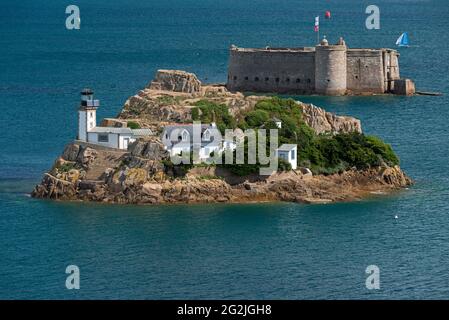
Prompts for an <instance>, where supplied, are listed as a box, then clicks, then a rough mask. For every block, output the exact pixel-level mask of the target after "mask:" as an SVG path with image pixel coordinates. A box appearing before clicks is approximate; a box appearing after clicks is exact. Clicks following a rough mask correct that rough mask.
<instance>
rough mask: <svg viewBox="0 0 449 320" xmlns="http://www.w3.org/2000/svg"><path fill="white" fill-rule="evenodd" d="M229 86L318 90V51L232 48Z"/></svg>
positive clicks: (311, 91)
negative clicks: (316, 65)
mask: <svg viewBox="0 0 449 320" xmlns="http://www.w3.org/2000/svg"><path fill="white" fill-rule="evenodd" d="M227 86H228V89H230V90H232V91H250V92H278V93H293V92H294V93H303V94H311V93H313V92H314V91H315V50H314V48H297V49H282V48H278V49H275V48H273V49H239V48H233V49H231V53H230V60H229V70H228V84H227Z"/></svg>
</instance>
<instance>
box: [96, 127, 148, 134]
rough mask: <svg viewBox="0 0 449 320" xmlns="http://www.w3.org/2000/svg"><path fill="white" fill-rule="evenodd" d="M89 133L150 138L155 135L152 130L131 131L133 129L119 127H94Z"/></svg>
mask: <svg viewBox="0 0 449 320" xmlns="http://www.w3.org/2000/svg"><path fill="white" fill-rule="evenodd" d="M89 132H93V133H115V134H129V135H133V136H150V135H152V134H153V132H152V131H151V129H131V128H127V127H125V128H123V127H122V128H120V127H119V128H117V127H94V128H92V129H91V130H89Z"/></svg>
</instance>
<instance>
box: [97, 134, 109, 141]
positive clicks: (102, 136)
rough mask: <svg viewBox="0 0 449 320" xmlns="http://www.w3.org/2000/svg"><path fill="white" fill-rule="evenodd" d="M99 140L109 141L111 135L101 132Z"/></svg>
mask: <svg viewBox="0 0 449 320" xmlns="http://www.w3.org/2000/svg"><path fill="white" fill-rule="evenodd" d="M98 142H109V135H108V134H99V135H98Z"/></svg>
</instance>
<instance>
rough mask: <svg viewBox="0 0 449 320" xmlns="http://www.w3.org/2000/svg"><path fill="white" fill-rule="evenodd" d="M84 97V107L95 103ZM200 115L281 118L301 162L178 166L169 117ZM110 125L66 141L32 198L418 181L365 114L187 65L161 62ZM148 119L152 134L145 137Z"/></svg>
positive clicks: (326, 198)
mask: <svg viewBox="0 0 449 320" xmlns="http://www.w3.org/2000/svg"><path fill="white" fill-rule="evenodd" d="M86 94H90V93H86ZM85 105H86V106H87V107H85V109H84V110H90V109H89V106H91V108H94V107H95V103H90V102H89V103H87V104H85ZM86 117H87V116H86ZM194 120H199V121H201V122H202V123H212V122H213V123H214V124H215V123H216V125H217V127H218V129H220V130H223V129H224V128H234V129H246V128H256V129H257V128H271V127H277V128H279V132H280V141H281V143H286V144H292V143H295V144H297V145H298V149H297V155H295V157H297V161H298V168H292V167H291V166H290V165H289V164H288V163H287V164H286V163H283V162H282V163H283V165H282V166H279V169H278V171H277V172H274V173H273V174H271V175H269V176H261V175H259V174H258V173H257V170H255V169H256V168H258V167H260V165H221V164H214V163H211V164H210V163H209V164H204V163H202V164H200V165H185V164H181V165H175V164H173V163H172V162H171V160H170V152H169V150H167V147H166V145H164V143H163V141H162V138H161V135H162V133H163V132H164V128H166V127H167V126H174V125H188V124H191V123H192V121H194ZM277 122H279V124H278V125H277V124H276V123H277ZM280 123H282V126H281V125H280ZM102 125H103V127H101V128H97V130H96V131H95V128H96V127H95V124H93V127H92V130H91V132H88V134H89V133H94V134H95V135H96V137H97V140H96V141H98V143H92V142H89V141H91V140H89V138H88V137H86V139H80V135H78V137H77V139H76V140H74V141H73V142H71V143H69V144H68V145H67V146H66V147H65V150H64V151H63V153H62V155H61V156H60V157H58V159H56V161H55V163H54V165H53V167H52V168H51V169H50V170H49V172H47V173H45V174H44V177H43V179H42V181H41V183H40V184H38V185H37V186H36V187H35V188H34V190H33V191H32V196H33V197H35V198H48V199H55V200H83V201H98V202H105V203H129V204H159V203H208V202H226V203H242V202H264V201H291V202H304V203H329V202H336V201H352V200H358V199H362V198H365V197H368V196H370V195H373V194H383V193H388V192H392V191H395V190H399V189H401V188H404V187H407V186H409V185H410V184H411V183H412V181H411V179H410V178H409V177H408V176H407V175H406V174H405V173H404V172H403V171H401V169H400V167H399V160H398V158H397V157H396V155H395V154H394V152H393V150H392V149H391V147H390V146H389V145H387V144H385V143H384V142H382V141H381V140H380V139H378V138H376V137H372V136H367V135H365V134H363V133H362V127H361V123H360V121H359V120H358V119H355V118H353V117H349V116H337V115H335V114H332V113H329V112H326V111H325V110H323V109H322V108H319V107H317V106H314V105H312V104H306V103H302V102H298V101H294V100H292V99H282V98H278V97H270V96H255V95H250V96H245V95H244V94H242V93H240V92H231V91H228V90H227V89H226V87H225V86H223V85H205V84H202V83H201V82H200V81H199V80H198V79H197V77H196V76H195V75H194V74H191V73H187V72H183V71H175V70H159V71H158V72H157V74H156V77H155V79H154V80H153V81H152V82H151V83H150V84H149V85H148V86H147V87H146V88H144V89H142V90H140V91H139V92H138V93H137V94H136V95H134V96H132V97H130V98H129V99H128V100H127V101H126V102H125V104H124V106H123V109H122V110H121V112H120V114H119V115H118V116H117V118H114V119H104V120H103V122H102ZM84 126H89V123H85V124H84ZM104 128H110V129H109V130H105V129H104ZM142 128H146V129H145V130H149V131H151V134H145V135H141V136H139V134H141V131H142V130H144V129H142ZM99 129H101V130H99ZM119 129H120V130H119ZM104 132H107V133H109V134H111V135H112V134H117V136H118V140H117V141H118V144H117V147H111V146H110V145H108V146H105V145H101V143H100V142H101V141H107V139H106V140H101V139H103V138H100V136H101V135H102V134H104ZM125 133H126V134H130V135H131V137H132V139H131V140H129V139H128V140H126V139H127V138H126V139H125V140H126V143H125V142H123V143H124V144H123V143H122V142H120V141H122V140H120V137H121V136H120V135H121V134H122V135H123V134H125ZM125 136H126V135H125ZM109 141H110V140H109ZM114 141H115V140H114ZM128 142H129V145H128ZM114 143H115V142H114Z"/></svg>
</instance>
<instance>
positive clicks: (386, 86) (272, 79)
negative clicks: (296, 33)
mask: <svg viewBox="0 0 449 320" xmlns="http://www.w3.org/2000/svg"><path fill="white" fill-rule="evenodd" d="M227 88H228V89H229V90H231V91H243V92H273V93H285V94H287V93H292V94H322V95H345V94H359V95H363V94H384V93H395V94H407V95H409V94H413V93H414V92H415V87H414V83H413V82H412V81H411V80H409V79H401V78H400V73H399V53H398V52H397V51H396V50H393V49H353V48H348V47H347V46H346V43H345V41H344V40H343V38H340V39H339V41H338V42H337V43H336V44H334V45H331V44H329V42H328V41H327V40H326V39H323V40H322V41H321V42H320V44H319V45H317V46H315V47H302V48H270V47H266V48H261V49H254V48H239V47H236V46H234V45H233V46H231V49H230V57H229V69H228V81H227Z"/></svg>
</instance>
